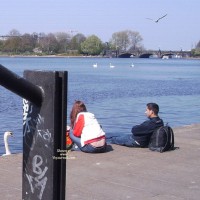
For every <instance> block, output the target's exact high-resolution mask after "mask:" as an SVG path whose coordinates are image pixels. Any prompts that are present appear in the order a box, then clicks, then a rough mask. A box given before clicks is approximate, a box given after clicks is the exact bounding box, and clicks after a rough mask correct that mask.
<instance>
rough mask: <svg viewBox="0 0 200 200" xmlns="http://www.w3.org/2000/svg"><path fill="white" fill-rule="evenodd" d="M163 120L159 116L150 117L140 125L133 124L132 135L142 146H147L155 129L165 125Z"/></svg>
mask: <svg viewBox="0 0 200 200" xmlns="http://www.w3.org/2000/svg"><path fill="white" fill-rule="evenodd" d="M163 125H164V124H163V120H162V119H160V118H159V117H154V118H150V119H149V120H147V121H144V122H143V123H142V124H140V125H136V126H133V128H132V131H131V132H132V135H133V139H134V140H136V141H137V142H138V143H139V144H140V146H141V147H147V146H148V144H149V140H150V137H151V135H152V133H153V131H154V130H155V129H157V128H159V127H161V126H163Z"/></svg>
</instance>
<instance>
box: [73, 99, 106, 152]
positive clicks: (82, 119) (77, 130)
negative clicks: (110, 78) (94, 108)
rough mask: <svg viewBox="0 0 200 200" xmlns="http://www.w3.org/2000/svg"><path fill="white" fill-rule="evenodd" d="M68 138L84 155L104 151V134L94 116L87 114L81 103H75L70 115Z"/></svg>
mask: <svg viewBox="0 0 200 200" xmlns="http://www.w3.org/2000/svg"><path fill="white" fill-rule="evenodd" d="M70 121H71V131H70V138H71V139H72V141H73V142H74V143H75V144H76V145H77V146H78V148H79V149H80V150H81V151H83V152H86V153H102V152H105V151H106V139H105V133H104V131H103V130H102V128H101V126H100V124H99V123H98V121H97V119H96V118H95V116H94V114H92V113H90V112H87V109H86V106H85V104H84V103H83V102H82V101H76V102H75V103H74V105H73V107H72V110H71V113H70Z"/></svg>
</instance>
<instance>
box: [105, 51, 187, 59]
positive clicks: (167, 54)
mask: <svg viewBox="0 0 200 200" xmlns="http://www.w3.org/2000/svg"><path fill="white" fill-rule="evenodd" d="M105 55H107V56H108V55H109V57H116V58H163V59H165V58H166V59H167V58H186V57H190V56H191V51H183V50H180V51H166V50H164V51H161V50H158V51H156V50H145V51H137V52H120V51H110V52H106V54H105Z"/></svg>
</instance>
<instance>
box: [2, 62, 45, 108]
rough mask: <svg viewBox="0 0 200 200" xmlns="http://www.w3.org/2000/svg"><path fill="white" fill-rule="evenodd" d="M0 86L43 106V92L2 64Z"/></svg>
mask: <svg viewBox="0 0 200 200" xmlns="http://www.w3.org/2000/svg"><path fill="white" fill-rule="evenodd" d="M0 85H2V86H3V87H5V88H7V89H8V90H10V91H12V92H14V93H15V94H17V95H19V96H21V97H22V98H24V99H26V100H29V101H31V102H32V103H34V104H35V105H37V106H39V107H40V106H41V105H42V101H43V91H42V89H41V88H40V87H39V86H36V85H34V84H32V83H31V82H29V81H27V80H26V79H24V78H22V77H20V76H18V75H17V74H15V73H13V72H12V71H10V70H8V69H7V68H6V67H4V66H3V65H1V64H0Z"/></svg>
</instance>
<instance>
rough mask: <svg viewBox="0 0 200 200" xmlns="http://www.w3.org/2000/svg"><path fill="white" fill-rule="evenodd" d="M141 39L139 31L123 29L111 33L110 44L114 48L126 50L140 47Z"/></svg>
mask: <svg viewBox="0 0 200 200" xmlns="http://www.w3.org/2000/svg"><path fill="white" fill-rule="evenodd" d="M141 41H142V37H141V36H140V34H139V32H136V31H131V30H125V31H119V32H115V33H113V34H112V38H111V40H110V44H111V46H112V49H114V50H120V51H127V50H129V49H134V50H136V49H137V48H141Z"/></svg>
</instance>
